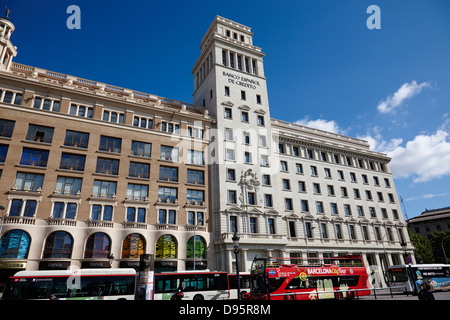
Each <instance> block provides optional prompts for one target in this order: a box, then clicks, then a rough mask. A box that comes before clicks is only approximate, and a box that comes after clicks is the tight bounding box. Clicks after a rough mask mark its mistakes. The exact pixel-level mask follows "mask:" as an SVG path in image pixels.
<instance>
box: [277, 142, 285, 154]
mask: <svg viewBox="0 0 450 320" xmlns="http://www.w3.org/2000/svg"><path fill="white" fill-rule="evenodd" d="M278 152H279V153H284V144H282V143H279V144H278Z"/></svg>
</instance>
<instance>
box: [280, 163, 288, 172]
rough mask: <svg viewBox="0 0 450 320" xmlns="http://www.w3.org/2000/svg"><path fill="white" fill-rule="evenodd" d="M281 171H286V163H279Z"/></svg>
mask: <svg viewBox="0 0 450 320" xmlns="http://www.w3.org/2000/svg"><path fill="white" fill-rule="evenodd" d="M280 166H281V171H288V166H287V162H286V161H280Z"/></svg>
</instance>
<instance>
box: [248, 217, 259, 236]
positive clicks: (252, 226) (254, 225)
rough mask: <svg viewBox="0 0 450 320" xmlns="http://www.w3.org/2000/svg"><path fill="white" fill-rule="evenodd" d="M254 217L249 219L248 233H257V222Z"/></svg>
mask: <svg viewBox="0 0 450 320" xmlns="http://www.w3.org/2000/svg"><path fill="white" fill-rule="evenodd" d="M257 221H258V220H257V218H256V217H250V233H258V222H257Z"/></svg>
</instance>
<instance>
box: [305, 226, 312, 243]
mask: <svg viewBox="0 0 450 320" xmlns="http://www.w3.org/2000/svg"><path fill="white" fill-rule="evenodd" d="M305 233H306V237H307V238H309V239H311V238H312V237H313V233H312V226H311V222H305Z"/></svg>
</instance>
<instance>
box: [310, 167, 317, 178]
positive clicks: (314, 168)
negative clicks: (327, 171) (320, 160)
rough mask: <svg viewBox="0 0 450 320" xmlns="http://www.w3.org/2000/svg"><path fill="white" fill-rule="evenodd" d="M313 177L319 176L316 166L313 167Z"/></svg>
mask: <svg viewBox="0 0 450 320" xmlns="http://www.w3.org/2000/svg"><path fill="white" fill-rule="evenodd" d="M311 175H312V176H317V175H318V174H317V167H316V166H311Z"/></svg>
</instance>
